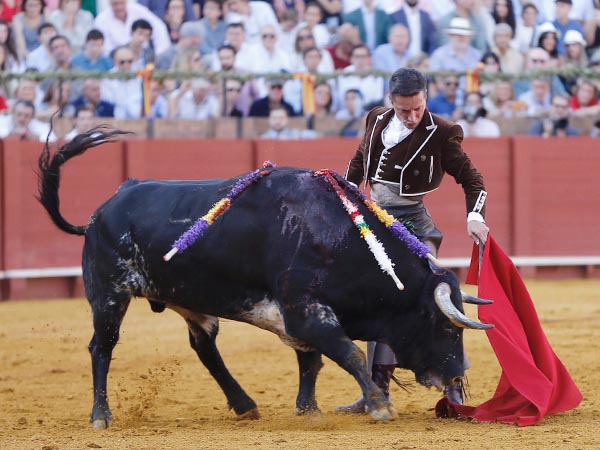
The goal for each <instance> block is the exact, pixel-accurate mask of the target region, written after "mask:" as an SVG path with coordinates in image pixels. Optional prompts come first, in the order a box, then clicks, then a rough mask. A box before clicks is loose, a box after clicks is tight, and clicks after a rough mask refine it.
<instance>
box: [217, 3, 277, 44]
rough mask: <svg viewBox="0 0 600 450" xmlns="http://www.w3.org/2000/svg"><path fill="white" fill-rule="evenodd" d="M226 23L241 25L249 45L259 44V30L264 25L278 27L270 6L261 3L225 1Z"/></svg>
mask: <svg viewBox="0 0 600 450" xmlns="http://www.w3.org/2000/svg"><path fill="white" fill-rule="evenodd" d="M226 6H227V11H228V12H227V15H226V16H225V22H226V23H228V24H229V23H242V24H244V30H245V31H246V39H247V41H248V42H250V43H258V42H260V35H261V30H262V28H263V27H264V26H265V25H268V24H270V25H273V26H274V27H279V22H278V21H277V17H276V16H275V12H274V11H273V8H272V7H271V5H269V4H268V3H267V2H262V1H249V0H227V2H226Z"/></svg>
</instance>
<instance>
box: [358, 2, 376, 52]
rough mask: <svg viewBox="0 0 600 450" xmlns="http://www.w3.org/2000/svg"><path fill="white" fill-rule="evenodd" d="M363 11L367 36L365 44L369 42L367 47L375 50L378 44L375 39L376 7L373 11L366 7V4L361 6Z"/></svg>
mask: <svg viewBox="0 0 600 450" xmlns="http://www.w3.org/2000/svg"><path fill="white" fill-rule="evenodd" d="M361 11H362V15H363V23H364V24H365V35H366V36H367V42H365V44H367V47H369V50H371V51H373V50H375V46H376V45H375V44H376V40H375V9H373V10H372V11H369V10H368V9H367V8H365V7H364V6H363V7H362V8H361Z"/></svg>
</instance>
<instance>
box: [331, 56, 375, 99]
mask: <svg viewBox="0 0 600 450" xmlns="http://www.w3.org/2000/svg"><path fill="white" fill-rule="evenodd" d="M355 70H356V69H355V68H354V66H353V65H350V66H348V67H346V68H345V69H344V72H354V71H355ZM337 83H338V89H337V91H338V98H339V99H340V102H342V101H343V99H344V97H345V94H346V91H347V90H348V89H358V90H359V91H360V92H361V94H362V97H363V104H364V105H370V104H373V103H377V102H381V101H383V95H384V94H383V92H384V87H385V82H384V79H383V78H382V77H377V76H375V75H369V76H366V77H364V78H361V77H359V76H357V75H349V76H345V75H342V76H339V77H338V78H337Z"/></svg>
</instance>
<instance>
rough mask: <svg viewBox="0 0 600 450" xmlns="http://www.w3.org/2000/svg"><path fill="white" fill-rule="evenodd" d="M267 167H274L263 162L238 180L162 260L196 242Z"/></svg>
mask: <svg viewBox="0 0 600 450" xmlns="http://www.w3.org/2000/svg"><path fill="white" fill-rule="evenodd" d="M269 167H275V166H274V165H273V163H271V162H270V161H265V162H264V163H263V166H262V168H261V169H257V170H255V171H253V172H250V173H249V174H248V175H246V176H245V177H243V178H240V179H239V180H238V181H237V183H235V184H234V185H233V187H232V188H231V191H229V194H227V195H226V196H225V197H224V198H222V199H221V200H219V201H218V202H217V203H215V204H214V205H213V207H212V208H211V209H210V211H208V212H207V213H206V214H205V215H204V216H202V217H201V218H200V219H198V220H197V221H196V222H195V223H194V224H193V225H192V226H191V227H190V228H188V229H187V231H186V232H185V233H183V234H182V235H181V236H180V237H179V238H178V239H177V240H176V241H175V242H174V243H173V245H172V246H171V250H170V251H169V253H167V254H166V255H165V256H163V259H164V260H165V261H169V260H170V259H171V258H172V257H173V256H174V255H175V254H176V253H179V252H182V251H184V250H185V249H187V248H188V247H189V246H190V245H192V244H193V243H194V242H196V241H197V240H198V239H199V238H200V237H201V236H202V235H203V234H204V232H205V231H206V229H207V228H208V227H209V225H212V223H213V222H214V221H215V220H216V219H217V218H218V217H219V216H220V215H221V214H223V213H224V212H225V211H227V210H228V209H229V207H230V206H231V203H232V202H233V201H234V200H235V199H236V198H238V197H239V196H240V195H241V193H242V192H244V191H245V190H246V189H247V188H248V187H250V185H252V184H253V183H255V182H256V181H257V180H258V179H260V178H261V177H263V176H265V175H268V174H269V173H270V172H268V171H266V170H264V169H267V168H269Z"/></svg>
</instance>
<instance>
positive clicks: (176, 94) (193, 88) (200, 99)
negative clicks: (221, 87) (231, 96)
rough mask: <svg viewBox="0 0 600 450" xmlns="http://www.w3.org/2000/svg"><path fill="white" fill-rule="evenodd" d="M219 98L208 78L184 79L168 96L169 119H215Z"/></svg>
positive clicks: (218, 107) (217, 114) (219, 107)
mask: <svg viewBox="0 0 600 450" xmlns="http://www.w3.org/2000/svg"><path fill="white" fill-rule="evenodd" d="M220 109H221V106H220V103H219V99H218V97H217V95H216V93H215V89H214V88H213V86H211V84H210V83H209V82H208V80H205V79H204V78H197V79H194V80H186V81H184V82H183V83H181V87H180V88H179V89H176V90H175V91H173V93H171V95H170V97H169V118H171V119H198V120H206V119H215V118H217V117H219V115H220V114H219V113H220Z"/></svg>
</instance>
